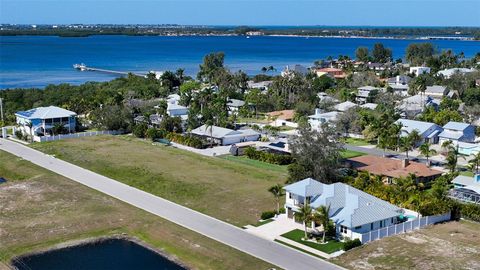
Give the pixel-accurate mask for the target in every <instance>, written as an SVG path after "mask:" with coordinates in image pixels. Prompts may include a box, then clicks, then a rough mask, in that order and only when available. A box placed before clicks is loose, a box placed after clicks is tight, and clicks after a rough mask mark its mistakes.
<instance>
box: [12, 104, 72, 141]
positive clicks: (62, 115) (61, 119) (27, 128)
mask: <svg viewBox="0 0 480 270" xmlns="http://www.w3.org/2000/svg"><path fill="white" fill-rule="evenodd" d="M15 116H16V118H17V120H16V122H17V125H19V127H20V130H21V131H22V132H23V133H24V134H28V135H30V136H31V135H34V136H44V135H46V134H50V133H52V129H53V127H54V126H56V125H61V126H63V127H64V128H65V130H66V131H68V133H71V132H75V126H76V116H77V114H76V113H74V112H72V111H69V110H65V109H62V108H59V107H55V106H49V107H38V108H35V109H31V110H28V111H19V112H16V113H15ZM52 134H53V133H52Z"/></svg>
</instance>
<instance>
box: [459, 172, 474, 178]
mask: <svg viewBox="0 0 480 270" xmlns="http://www.w3.org/2000/svg"><path fill="white" fill-rule="evenodd" d="M460 175H463V176H468V177H473V176H474V173H473V172H472V171H460Z"/></svg>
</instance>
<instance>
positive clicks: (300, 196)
mask: <svg viewBox="0 0 480 270" xmlns="http://www.w3.org/2000/svg"><path fill="white" fill-rule="evenodd" d="M284 189H285V191H286V196H285V197H286V201H285V210H286V214H287V217H288V218H289V219H292V222H294V221H297V222H299V220H296V217H295V216H296V213H297V212H299V210H300V209H301V208H302V207H303V206H304V205H305V204H308V205H310V207H311V208H313V209H316V208H318V207H320V206H327V207H330V212H329V218H330V220H332V221H333V223H334V224H335V228H336V231H337V236H338V237H339V238H345V237H348V238H350V239H356V238H360V237H361V235H360V234H363V233H368V232H370V231H373V230H377V229H381V228H384V227H388V226H390V225H393V224H397V223H399V219H400V218H401V217H402V215H403V210H402V209H401V208H399V207H397V206H395V205H392V204H390V203H388V202H386V201H383V200H380V199H379V198H376V197H374V196H372V195H370V194H367V193H365V192H363V191H361V190H358V189H356V188H354V187H351V186H349V185H346V184H344V183H334V184H323V183H320V182H318V181H316V180H314V179H312V178H307V179H304V180H301V181H299V182H296V183H293V184H291V185H288V186H286V187H285V188H284Z"/></svg>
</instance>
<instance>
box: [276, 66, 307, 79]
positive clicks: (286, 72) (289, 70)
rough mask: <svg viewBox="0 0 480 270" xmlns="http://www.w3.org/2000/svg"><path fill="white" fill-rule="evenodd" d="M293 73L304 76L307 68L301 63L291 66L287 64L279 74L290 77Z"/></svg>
mask: <svg viewBox="0 0 480 270" xmlns="http://www.w3.org/2000/svg"><path fill="white" fill-rule="evenodd" d="M294 74H299V75H302V76H305V75H307V74H308V68H306V67H304V66H302V65H294V66H293V68H291V67H290V66H287V67H286V68H285V69H284V70H283V71H282V72H281V74H280V75H281V76H282V77H291V76H293V75H294Z"/></svg>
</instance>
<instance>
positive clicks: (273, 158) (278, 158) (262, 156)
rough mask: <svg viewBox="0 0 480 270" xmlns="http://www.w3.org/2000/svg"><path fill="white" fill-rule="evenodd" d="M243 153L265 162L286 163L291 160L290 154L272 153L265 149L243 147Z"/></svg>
mask: <svg viewBox="0 0 480 270" xmlns="http://www.w3.org/2000/svg"><path fill="white" fill-rule="evenodd" d="M245 155H246V156H247V157H248V158H250V159H255V160H260V161H263V162H267V163H272V164H278V165H288V164H290V163H292V162H293V158H292V156H290V155H279V154H272V153H268V152H265V151H258V150H255V148H253V147H248V148H247V149H245Z"/></svg>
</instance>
